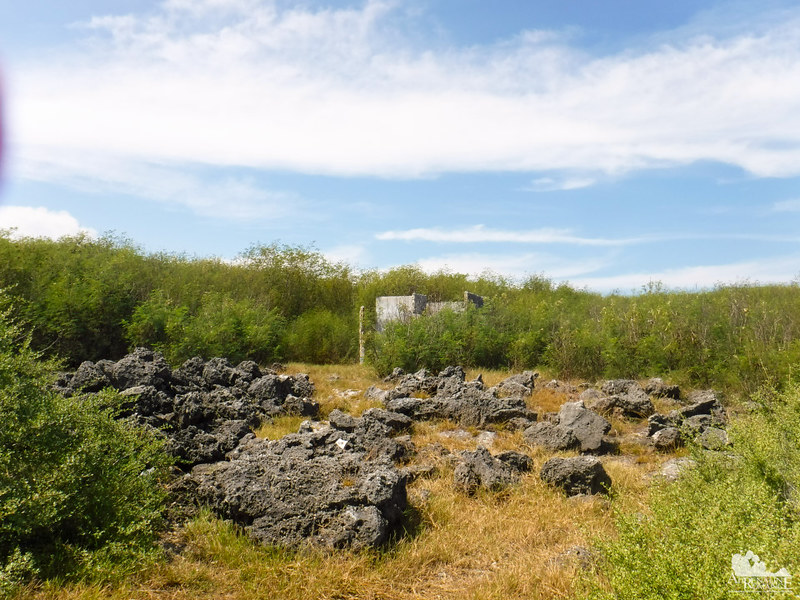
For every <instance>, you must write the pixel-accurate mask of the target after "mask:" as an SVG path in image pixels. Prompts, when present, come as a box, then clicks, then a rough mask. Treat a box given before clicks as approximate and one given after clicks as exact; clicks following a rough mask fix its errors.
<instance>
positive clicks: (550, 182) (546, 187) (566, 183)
mask: <svg viewBox="0 0 800 600" xmlns="http://www.w3.org/2000/svg"><path fill="white" fill-rule="evenodd" d="M595 183H597V181H596V180H595V179H593V178H591V177H565V178H563V179H558V178H553V177H540V178H539V179H534V180H533V181H531V184H530V186H528V187H525V188H522V191H525V192H558V191H565V190H579V189H581V188H585V187H590V186H592V185H594V184H595Z"/></svg>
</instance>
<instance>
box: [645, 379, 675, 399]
mask: <svg viewBox="0 0 800 600" xmlns="http://www.w3.org/2000/svg"><path fill="white" fill-rule="evenodd" d="M644 391H645V392H647V393H648V394H650V395H651V396H655V397H656V398H671V399H673V400H680V397H681V389H680V387H679V386H677V385H671V384H667V383H664V380H663V379H661V378H660V377H653V378H651V379H648V381H647V383H646V384H645V386H644Z"/></svg>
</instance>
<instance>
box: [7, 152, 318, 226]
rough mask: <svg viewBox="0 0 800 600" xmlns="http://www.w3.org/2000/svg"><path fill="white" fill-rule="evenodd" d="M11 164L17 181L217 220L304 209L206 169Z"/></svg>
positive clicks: (115, 161)
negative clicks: (127, 198) (119, 198)
mask: <svg viewBox="0 0 800 600" xmlns="http://www.w3.org/2000/svg"><path fill="white" fill-rule="evenodd" d="M15 158H16V160H15V161H14V164H13V165H12V168H13V171H14V172H13V175H16V176H17V177H21V178H24V179H29V180H32V181H46V182H50V183H57V184H60V185H66V186H68V187H71V188H73V189H78V190H81V191H84V192H88V193H92V194H122V195H128V196H132V197H136V198H139V199H147V200H152V201H155V202H159V203H163V204H166V205H167V206H169V207H171V208H173V209H181V208H183V209H188V210H190V211H192V212H194V213H196V214H198V215H201V216H205V217H213V218H217V219H224V220H234V221H252V220H263V221H274V220H276V219H280V218H283V217H288V216H290V215H296V214H297V213H298V212H300V211H302V209H303V205H304V204H305V203H304V201H303V199H302V198H299V197H298V196H297V195H296V194H293V193H290V192H283V191H275V190H269V189H265V188H264V187H262V186H261V185H259V184H258V183H257V182H256V181H255V180H254V179H252V178H247V177H241V176H225V175H221V176H220V175H216V174H215V171H213V170H211V171H210V172H209V170H208V169H206V170H200V169H192V168H188V167H186V166H180V165H175V164H169V163H164V164H155V163H150V162H146V161H143V160H142V161H136V160H134V161H126V160H124V159H123V158H121V157H119V156H102V155H99V154H93V153H83V154H80V155H75V156H62V155H60V154H59V153H58V152H52V151H48V152H44V151H40V152H28V151H25V152H23V153H20V154H18V155H17V156H16V157H15ZM309 218H313V217H309Z"/></svg>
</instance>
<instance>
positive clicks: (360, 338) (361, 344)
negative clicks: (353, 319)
mask: <svg viewBox="0 0 800 600" xmlns="http://www.w3.org/2000/svg"><path fill="white" fill-rule="evenodd" d="M358 364H361V365H363V364H364V307H363V306H362V307H361V310H359V311H358Z"/></svg>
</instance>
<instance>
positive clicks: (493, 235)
mask: <svg viewBox="0 0 800 600" xmlns="http://www.w3.org/2000/svg"><path fill="white" fill-rule="evenodd" d="M785 210H789V209H785ZM797 210H800V206H798V208H797ZM375 239H378V240H381V241H407V242H408V241H423V242H437V243H449V244H476V243H514V244H566V245H572V246H606V247H620V246H634V245H638V244H654V243H658V242H670V241H671V242H676V241H713V240H718V241H722V240H740V241H750V242H768V243H784V244H797V243H799V242H800V236H799V235H780V234H761V233H735V232H731V233H686V232H681V233H668V232H664V233H645V234H642V235H640V236H637V237H623V238H592V237H582V236H579V235H576V234H575V233H574V232H573V230H571V229H553V228H542V229H529V230H522V231H515V230H508V229H493V228H491V227H485V226H484V225H473V226H471V227H463V228H458V229H446V228H442V227H420V228H415V229H402V230H395V231H383V232H380V233H377V234H375Z"/></svg>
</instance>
